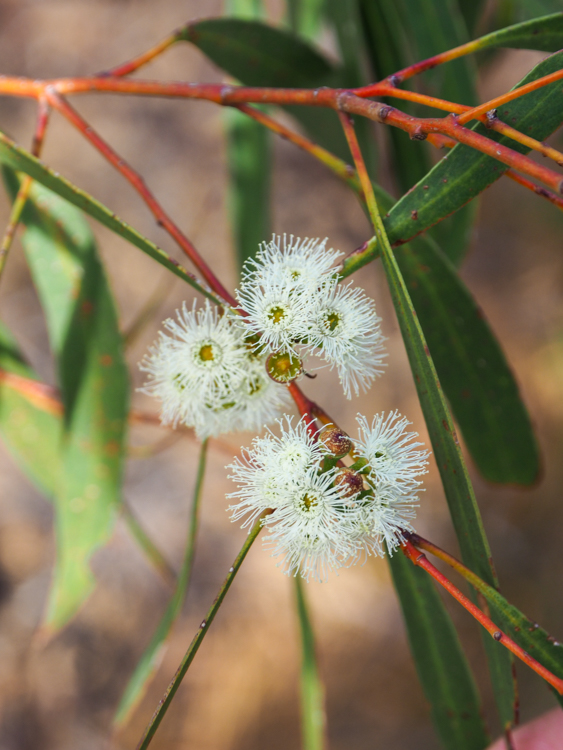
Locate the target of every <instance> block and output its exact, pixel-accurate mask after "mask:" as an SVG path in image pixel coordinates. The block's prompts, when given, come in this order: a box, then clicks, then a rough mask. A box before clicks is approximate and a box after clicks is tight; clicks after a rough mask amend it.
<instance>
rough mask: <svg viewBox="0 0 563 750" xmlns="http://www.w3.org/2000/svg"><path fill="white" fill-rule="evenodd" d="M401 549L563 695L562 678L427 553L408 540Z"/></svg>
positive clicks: (500, 641)
mask: <svg viewBox="0 0 563 750" xmlns="http://www.w3.org/2000/svg"><path fill="white" fill-rule="evenodd" d="M401 551H402V552H403V553H404V555H405V556H406V557H408V558H409V560H410V561H411V562H412V563H414V564H415V565H418V567H420V568H423V570H425V571H426V572H427V573H428V574H429V575H431V576H432V578H434V580H435V581H437V583H439V584H440V585H441V586H443V587H444V588H445V589H446V591H448V593H450V594H451V595H452V596H453V597H454V599H456V600H457V601H458V602H459V603H460V604H461V606H462V607H464V608H465V609H466V610H467V611H468V612H469V613H470V614H471V615H473V617H474V618H475V619H476V620H477V621H478V622H479V623H480V624H481V625H482V626H483V627H484V628H485V630H487V632H489V633H490V634H491V635H492V637H493V638H494V639H495V641H497V642H498V643H502V645H503V646H505V647H506V648H507V649H508V650H509V651H511V652H512V653H513V654H514V655H515V656H517V657H518V658H519V659H521V660H522V661H523V662H524V664H527V665H528V666H529V667H530V668H531V669H533V670H534V672H536V673H537V674H539V675H540V677H543V679H544V680H546V682H548V683H549V684H550V685H551V686H552V687H553V688H555V690H557V692H558V693H559V694H562V695H563V680H561V679H560V678H559V677H556V676H555V675H554V674H553V673H552V672H550V671H549V670H548V669H546V668H545V667H544V666H543V665H542V664H540V663H539V662H537V661H536V660H535V659H534V658H533V657H531V656H530V654H528V652H527V651H524V649H523V648H521V647H520V646H519V645H518V644H517V643H515V642H514V641H513V640H512V638H509V637H508V636H507V635H506V633H503V632H502V630H500V629H499V628H498V627H497V626H496V625H495V623H494V622H493V621H492V620H491V619H490V618H489V617H487V615H486V614H485V613H484V612H482V611H481V610H480V609H479V608H478V607H476V606H475V604H473V602H472V601H471V600H470V599H468V598H467V597H466V596H465V594H463V593H462V592H461V591H460V590H459V589H458V588H457V586H454V584H453V583H452V582H451V581H450V580H449V579H448V578H446V576H445V575H443V574H442V573H440V571H439V570H438V569H437V568H436V567H434V565H432V563H431V562H430V561H429V560H428V558H427V557H426V555H425V554H424V553H422V552H420V551H419V550H417V549H416V547H414V545H413V544H412V543H411V542H410V541H408V540H406V541H405V542H404V543H403V544H402V545H401Z"/></svg>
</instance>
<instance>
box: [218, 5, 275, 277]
mask: <svg viewBox="0 0 563 750" xmlns="http://www.w3.org/2000/svg"><path fill="white" fill-rule="evenodd" d="M226 11H227V13H228V14H230V15H234V16H237V17H238V18H249V19H255V18H259V17H260V16H261V15H262V12H263V8H262V3H261V2H260V0H251V2H249V0H230V1H229V2H228V3H227V7H226ZM224 118H225V130H226V134H227V138H226V141H227V163H228V166H229V188H228V190H229V193H228V203H229V214H230V220H231V230H232V233H233V238H234V244H235V248H236V254H237V259H238V266H239V269H240V268H242V265H243V263H244V262H245V260H247V259H248V258H252V257H254V256H255V255H256V252H257V251H258V246H259V244H260V243H261V242H264V241H265V240H267V239H268V238H269V236H270V233H271V216H270V213H271V212H270V193H271V180H272V153H271V151H272V145H271V139H272V134H271V133H270V132H268V130H267V129H266V128H265V127H264V126H263V125H260V123H258V122H255V121H254V120H252V119H251V118H250V117H248V115H245V114H244V113H242V112H238V111H237V110H236V109H230V110H229V109H227V111H226V112H225V113H224Z"/></svg>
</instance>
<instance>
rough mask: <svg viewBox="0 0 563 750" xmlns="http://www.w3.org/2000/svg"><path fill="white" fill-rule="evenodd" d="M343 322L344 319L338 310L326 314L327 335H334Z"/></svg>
mask: <svg viewBox="0 0 563 750" xmlns="http://www.w3.org/2000/svg"><path fill="white" fill-rule="evenodd" d="M341 322H342V318H341V317H340V315H339V314H338V313H337V312H336V310H329V311H328V312H326V313H325V316H324V319H323V323H324V327H325V329H326V331H327V333H334V332H335V331H336V329H337V328H338V327H339V325H340V323H341Z"/></svg>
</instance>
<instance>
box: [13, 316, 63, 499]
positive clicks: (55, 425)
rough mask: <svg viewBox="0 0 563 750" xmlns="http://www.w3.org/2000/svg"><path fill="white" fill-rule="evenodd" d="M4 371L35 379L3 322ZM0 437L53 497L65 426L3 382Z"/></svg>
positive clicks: (36, 483)
mask: <svg viewBox="0 0 563 750" xmlns="http://www.w3.org/2000/svg"><path fill="white" fill-rule="evenodd" d="M0 369H2V370H5V371H6V372H9V373H14V374H15V375H21V376H23V377H25V378H32V379H35V377H36V375H35V373H34V372H33V370H32V369H31V368H30V367H29V366H28V365H27V364H26V362H25V360H24V359H23V357H22V355H21V353H20V352H19V349H18V346H17V343H16V341H15V339H14V338H13V337H12V335H11V334H10V332H9V331H8V329H7V328H6V327H5V326H4V325H2V324H1V323H0ZM0 434H1V435H2V438H3V440H4V443H5V444H6V446H7V447H8V450H9V451H10V453H11V454H12V456H13V457H14V459H15V461H16V462H17V464H18V465H19V466H20V468H21V470H22V471H23V472H24V473H25V474H26V475H27V476H28V477H29V478H30V479H31V480H32V482H33V483H34V484H35V485H36V486H37V487H38V489H39V490H41V492H43V493H44V494H45V495H47V496H48V497H49V498H52V497H53V495H54V494H55V490H56V487H57V486H58V483H59V480H60V447H61V436H62V424H61V419H60V417H57V416H55V415H53V414H50V413H49V412H47V411H45V410H44V409H41V408H38V407H36V406H34V405H33V404H32V403H31V402H30V400H29V399H28V398H26V397H25V396H24V395H23V394H22V393H19V392H18V391H17V390H15V389H14V388H10V387H9V386H7V385H4V384H2V383H0Z"/></svg>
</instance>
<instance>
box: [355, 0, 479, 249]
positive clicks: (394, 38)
mask: <svg viewBox="0 0 563 750" xmlns="http://www.w3.org/2000/svg"><path fill="white" fill-rule="evenodd" d="M360 1H361V3H362V10H363V15H364V33H365V35H366V38H367V40H368V46H369V49H370V54H371V61H372V66H373V69H374V71H375V73H376V74H377V76H378V78H385V77H386V76H388V75H391V74H392V73H394V72H396V71H398V70H400V69H402V68H404V67H406V66H407V65H410V64H412V63H413V62H415V61H416V60H420V59H424V58H426V57H430V56H432V55H435V54H438V53H439V52H443V51H445V50H447V49H450V48H451V47H454V46H457V45H459V44H463V43H464V42H466V41H468V35H467V30H466V28H465V24H464V20H463V17H462V15H461V13H460V10H459V7H458V5H457V1H456V0H376V1H375V2H374V1H373V0H360ZM475 78H476V68H475V63H474V61H473V60H472V59H471V58H469V57H466V58H462V59H459V60H455V61H452V62H451V63H448V64H447V65H444V66H440V67H439V68H436V69H435V70H434V71H430V72H428V73H426V74H425V76H424V84H423V85H422V88H423V91H424V93H428V94H431V95H433V96H437V97H440V98H443V99H448V100H450V101H456V102H462V103H466V104H469V105H473V104H476V103H477V96H476V93H475V88H474V81H475ZM413 85H419V87H420V85H421V84H420V80H419V79H416V80H415V81H413V82H407V87H409V88H412V86H413ZM390 103H392V104H393V105H395V104H396V101H393V102H390ZM399 106H400V109H401V110H402V111H405V112H408V113H411V114H413V115H417V116H420V115H422V114H424V113H427V112H428V109H427V108H423V107H421V106H416V105H411V104H410V103H409V102H403V101H402V102H401V103H400V105H399ZM389 136H390V138H391V144H392V158H393V174H394V176H395V179H396V180H397V183H398V185H399V187H400V189H401V191H402V192H406V191H407V190H409V189H410V188H411V187H412V186H413V185H414V184H415V183H417V182H418V181H419V180H420V179H422V177H423V176H424V175H426V174H427V173H428V171H429V170H430V167H431V160H430V155H429V147H428V145H427V144H422V143H420V142H414V141H411V140H410V138H409V136H408V134H407V133H403V132H402V131H400V130H398V129H396V128H391V129H390V130H389ZM474 217H475V212H474V209H469V208H463V209H461V211H460V212H459V214H456V215H454V216H452V217H451V218H448V219H447V220H446V221H445V223H444V224H443V226H442V227H440V229H439V230H438V232H439V235H438V232H435V236H436V239H438V240H439V242H440V245H441V247H442V249H443V250H444V252H446V254H447V255H448V256H449V257H450V258H451V259H452V260H453V259H454V258H455V259H456V260H457V261H458V262H460V261H461V260H462V259H463V257H464V255H465V253H466V251H467V248H468V246H469V239H470V237H471V227H472V224H473V219H474Z"/></svg>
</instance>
